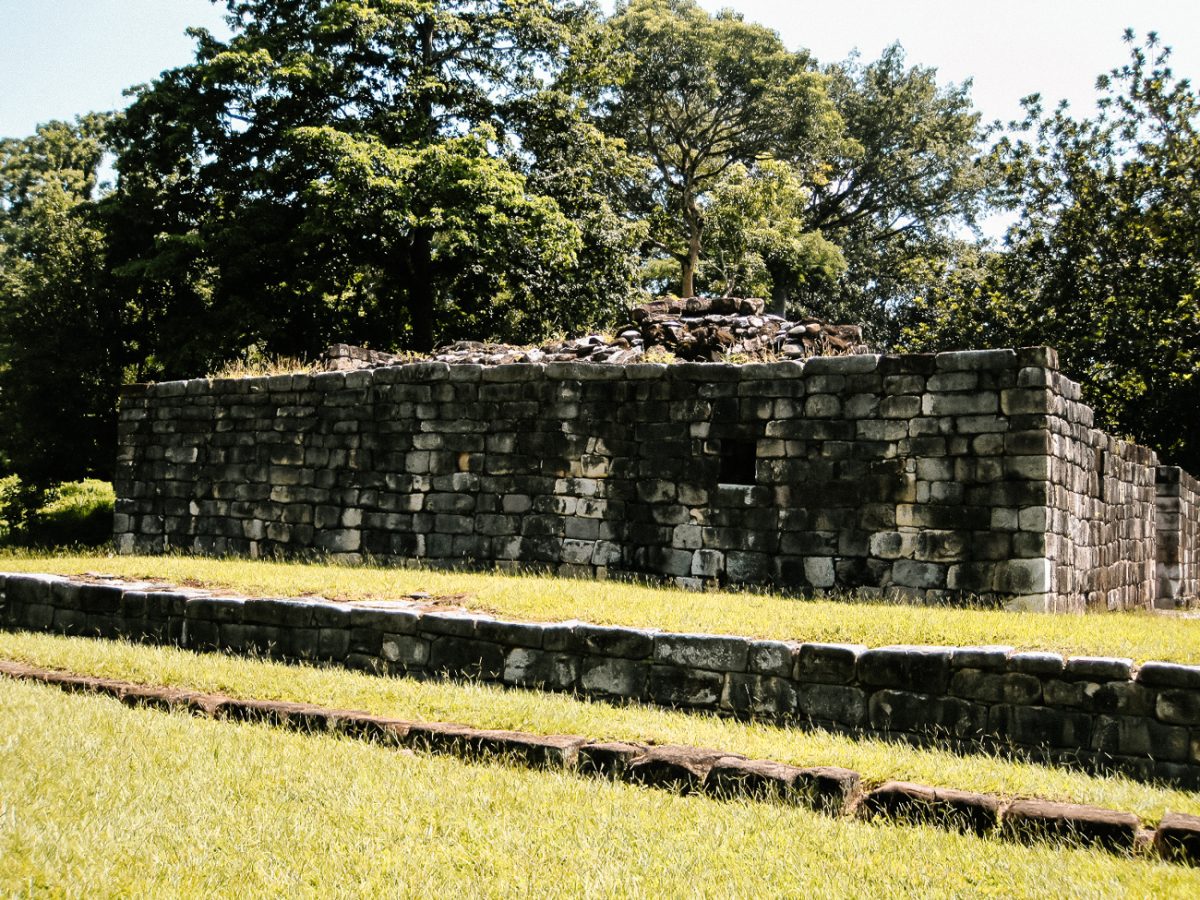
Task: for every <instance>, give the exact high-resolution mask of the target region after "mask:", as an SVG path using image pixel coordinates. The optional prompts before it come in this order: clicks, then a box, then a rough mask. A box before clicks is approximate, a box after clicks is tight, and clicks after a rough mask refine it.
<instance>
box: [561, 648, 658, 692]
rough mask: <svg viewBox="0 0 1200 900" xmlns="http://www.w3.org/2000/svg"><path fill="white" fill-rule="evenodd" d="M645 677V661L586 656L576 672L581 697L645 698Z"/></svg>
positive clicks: (648, 670) (648, 674)
mask: <svg viewBox="0 0 1200 900" xmlns="http://www.w3.org/2000/svg"><path fill="white" fill-rule="evenodd" d="M649 678H650V664H649V663H648V662H642V661H640V660H632V659H621V658H614V657H606V656H588V657H585V658H584V660H583V664H582V667H581V669H580V674H579V687H580V689H581V690H582V691H583V692H584V693H585V694H593V695H598V696H601V697H621V698H626V699H638V700H640V699H643V698H644V697H645V696H646V691H647V687H648V682H649Z"/></svg>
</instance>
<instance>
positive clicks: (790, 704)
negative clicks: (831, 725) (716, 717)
mask: <svg viewBox="0 0 1200 900" xmlns="http://www.w3.org/2000/svg"><path fill="white" fill-rule="evenodd" d="M721 708H722V709H724V710H726V711H728V712H732V713H734V714H736V715H739V716H756V717H762V718H767V719H783V718H789V717H791V716H794V715H795V714H796V683H795V682H794V681H792V680H791V679H788V678H780V677H777V676H774V675H744V674H741V673H737V672H731V673H729V674H727V675H726V676H725V682H724V686H723V689H722V692H721Z"/></svg>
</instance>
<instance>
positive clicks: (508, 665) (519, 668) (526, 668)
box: [503, 647, 580, 691]
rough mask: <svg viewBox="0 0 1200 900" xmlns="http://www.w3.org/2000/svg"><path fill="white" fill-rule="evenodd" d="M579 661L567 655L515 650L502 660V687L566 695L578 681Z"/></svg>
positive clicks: (521, 648) (519, 648) (526, 649)
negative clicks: (507, 686) (505, 685)
mask: <svg viewBox="0 0 1200 900" xmlns="http://www.w3.org/2000/svg"><path fill="white" fill-rule="evenodd" d="M579 664H580V660H579V658H578V657H576V656H572V655H571V654H567V653H547V652H545V651H543V650H534V649H530V648H527V647H516V648H514V649H512V650H510V651H509V652H508V655H507V656H506V657H505V659H504V674H503V679H504V683H505V684H512V685H517V686H519V687H537V688H542V689H545V690H551V691H569V690H571V689H573V688H574V687H575V684H576V681H577V679H578V678H579Z"/></svg>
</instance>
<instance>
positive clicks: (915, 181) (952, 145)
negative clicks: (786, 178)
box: [794, 44, 996, 347]
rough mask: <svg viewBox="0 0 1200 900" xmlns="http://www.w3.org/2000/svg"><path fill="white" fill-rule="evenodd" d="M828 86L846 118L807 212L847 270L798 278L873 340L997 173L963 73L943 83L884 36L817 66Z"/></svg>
mask: <svg viewBox="0 0 1200 900" xmlns="http://www.w3.org/2000/svg"><path fill="white" fill-rule="evenodd" d="M824 71H825V74H826V76H827V77H828V84H829V94H830V96H831V98H832V100H833V103H834V105H835V107H836V108H837V111H838V114H839V115H840V117H841V120H842V122H843V123H844V127H845V132H844V135H843V139H842V140H840V141H838V142H836V143H834V144H832V145H831V154H830V156H829V168H828V170H827V171H828V177H827V178H825V179H823V180H818V181H814V182H813V183H812V184H811V187H812V195H811V200H810V202H809V209H808V217H807V218H808V223H809V227H810V228H812V229H816V230H819V231H820V232H821V233H822V234H823V235H824V236H825V237H826V238H827V239H828V240H829V241H831V242H833V243H834V244H836V245H837V246H838V247H839V248H841V251H842V254H843V256H844V257H845V260H846V272H845V275H844V276H843V277H842V278H841V279H839V281H838V282H837V283H836V284H834V285H833V286H828V285H826V284H824V283H818V284H815V285H814V284H811V283H810V284H807V285H805V284H797V285H796V286H795V292H794V296H795V299H796V300H797V305H798V306H799V307H801V308H803V309H804V310H805V311H807V312H809V313H812V314H815V315H819V316H821V317H822V318H825V319H827V320H831V321H842V322H856V323H860V324H862V325H864V326H865V329H866V334H867V336H868V338H869V339H870V340H871V342H872V343H874V344H876V345H877V346H880V347H887V346H890V345H891V344H893V343H894V342H895V340H896V338H897V336H898V331H899V325H900V322H901V320H902V318H903V315H904V313H905V309H906V308H907V307H908V305H909V304H910V303H911V302H912V301H913V299H914V298H915V297H917V296H919V295H920V294H921V293H922V292H924V290H926V289H927V288H928V287H929V285H928V284H927V283H925V282H923V281H921V280H920V279H919V278H918V277H917V276H919V275H921V274H923V273H928V272H930V271H932V270H934V269H936V268H938V267H939V266H941V265H954V263H953V261H952V256H953V254H954V253H955V251H956V248H958V247H959V246H960V244H961V243H962V242H961V240H960V239H959V237H958V235H961V234H964V233H966V232H968V231H969V230H970V229H971V228H972V227H973V226H974V225H975V223H976V220H977V217H978V216H979V214H980V213H981V212H982V211H983V210H985V209H986V208H988V199H989V190H990V188H991V186H992V185H993V184H994V183H995V181H996V173H995V171H994V168H993V166H992V165H991V162H990V157H989V155H988V154H987V153H986V152H985V150H984V147H983V140H984V138H985V136H986V133H987V132H986V130H985V129H983V128H981V127H980V122H979V114H978V112H976V111H975V109H974V106H973V104H972V103H971V97H970V82H965V83H963V84H960V85H953V84H951V85H947V86H942V85H939V84H938V81H937V71H936V70H935V69H932V68H927V67H922V66H913V67H906V63H905V55H904V51H903V49H902V48H901V47H900V46H899V45H898V44H893V45H892V46H890V47H888V48H887V49H886V50H884V52H883V54H882V55H881V56H880V58H879V59H878V60H876V61H874V62H872V63H869V64H866V65H863V64H861V63H860V62H859V61H858V60H857V59H854V58H851V59H850V60H849V61H847V62H845V63H840V64H837V65H832V66H829V67H827V68H826V69H825V70H824Z"/></svg>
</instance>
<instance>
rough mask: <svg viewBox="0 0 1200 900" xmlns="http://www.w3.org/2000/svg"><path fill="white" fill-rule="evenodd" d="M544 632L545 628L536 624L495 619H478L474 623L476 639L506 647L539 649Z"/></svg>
mask: <svg viewBox="0 0 1200 900" xmlns="http://www.w3.org/2000/svg"><path fill="white" fill-rule="evenodd" d="M545 630H546V626H545V625H542V624H540V623H537V622H501V621H497V620H495V619H478V620H476V622H475V637H476V638H478V639H479V640H481V641H490V642H491V643H494V644H503V645H504V646H506V647H533V648H538V647H541V646H542V635H543V633H544V632H545Z"/></svg>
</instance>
